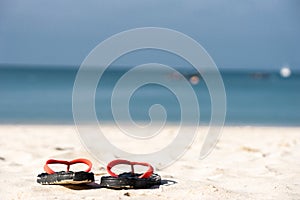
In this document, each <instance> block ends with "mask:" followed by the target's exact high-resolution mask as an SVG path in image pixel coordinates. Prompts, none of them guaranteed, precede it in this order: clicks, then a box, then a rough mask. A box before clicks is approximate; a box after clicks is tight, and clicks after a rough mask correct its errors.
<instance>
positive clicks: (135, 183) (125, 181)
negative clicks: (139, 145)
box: [100, 160, 161, 189]
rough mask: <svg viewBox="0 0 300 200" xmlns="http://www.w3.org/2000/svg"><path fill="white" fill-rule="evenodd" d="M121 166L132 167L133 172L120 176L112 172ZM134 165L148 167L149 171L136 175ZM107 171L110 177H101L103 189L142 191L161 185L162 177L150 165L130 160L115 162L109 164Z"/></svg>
mask: <svg viewBox="0 0 300 200" xmlns="http://www.w3.org/2000/svg"><path fill="white" fill-rule="evenodd" d="M119 164H125V165H130V166H131V172H125V173H122V174H119V175H117V174H115V173H114V172H112V171H111V169H112V168H113V167H114V166H116V165H119ZM134 165H142V166H146V167H148V170H147V171H146V172H145V173H143V174H141V173H134ZM106 169H107V172H108V173H109V174H110V176H102V177H101V183H100V186H101V187H105V188H111V189H130V188H134V189H142V188H150V187H152V186H154V185H160V184H161V177H160V176H159V175H158V174H154V173H153V167H152V166H151V165H150V164H149V163H144V162H131V161H128V160H113V161H111V162H110V163H108V165H107V168H106Z"/></svg>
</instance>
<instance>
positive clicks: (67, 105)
mask: <svg viewBox="0 0 300 200" xmlns="http://www.w3.org/2000/svg"><path fill="white" fill-rule="evenodd" d="M76 73H77V69H67V68H50V67H49V68H45V67H44V68H28V67H27V68H24V67H23V68H22V67H19V68H18V67H2V68H0V95H1V98H0V123H1V124H12V123H19V124H39V123H40V124H57V123H58V124H65V123H66V124H72V123H74V122H73V115H72V90H73V84H74V80H75V76H76ZM124 73H125V71H124V70H123V69H122V68H116V69H114V70H109V71H107V72H106V73H105V76H104V77H103V79H101V82H100V84H99V87H98V89H97V93H96V98H95V106H96V111H97V116H98V119H99V120H100V121H112V120H113V117H112V113H111V108H110V105H111V104H110V100H111V94H112V89H113V87H114V85H115V83H116V81H117V80H118V79H119V78H120V77H121V76H122V74H124ZM181 73H183V74H184V75H185V77H186V78H187V79H189V78H190V77H191V76H194V75H197V74H195V73H194V72H193V71H188V70H183V71H181ZM221 75H222V78H223V81H224V85H225V89H226V95H227V113H226V122H225V123H226V124H227V125H275V126H299V125H300V92H299V91H300V74H297V73H293V74H292V75H291V76H290V77H288V78H282V77H281V76H280V75H279V73H278V72H267V71H265V72H262V73H261V72H260V73H257V72H256V71H221ZM144 76H149V73H145V74H144ZM150 76H151V74H150ZM165 77H166V78H167V79H174V77H172V76H171V75H170V76H169V75H168V74H167V75H166V76H165ZM139 78H141V79H142V78H143V74H141V76H140V77H139ZM171 81H178V82H180V81H181V80H176V79H174V80H171ZM193 88H194V90H195V92H196V94H197V97H198V100H199V107H200V111H201V113H200V114H201V117H200V123H203V124H207V123H208V122H209V120H210V112H211V104H210V96H209V93H208V91H207V87H206V85H205V82H204V81H202V80H201V79H200V82H199V83H198V84H197V85H194V86H193ZM153 104H161V105H163V106H164V108H165V109H166V112H167V114H168V118H167V119H168V120H169V121H174V122H176V121H179V120H180V107H179V103H178V101H177V99H176V97H175V96H174V94H172V93H171V92H170V91H169V90H168V89H166V88H164V87H162V86H159V85H155V84H148V85H145V86H143V87H141V88H140V89H138V90H137V91H136V92H135V93H134V94H133V95H132V98H131V101H130V106H129V109H130V113H131V116H132V118H133V119H134V120H137V121H147V120H149V116H148V110H149V108H150V107H151V105H153Z"/></svg>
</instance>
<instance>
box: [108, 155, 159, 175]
mask: <svg viewBox="0 0 300 200" xmlns="http://www.w3.org/2000/svg"><path fill="white" fill-rule="evenodd" d="M120 164H124V165H130V166H131V173H134V168H133V166H134V165H142V166H146V167H148V170H147V171H146V172H145V173H143V174H142V175H141V176H139V178H149V177H150V176H151V175H152V174H153V171H154V169H153V167H152V166H151V165H150V164H149V163H145V162H131V161H128V160H121V159H118V160H113V161H111V162H110V163H108V165H107V167H106V169H107V172H108V173H109V174H110V175H111V176H112V177H118V175H117V174H115V173H114V172H112V171H111V169H112V168H113V167H114V166H116V165H120Z"/></svg>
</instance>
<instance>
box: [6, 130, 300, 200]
mask: <svg viewBox="0 0 300 200" xmlns="http://www.w3.org/2000/svg"><path fill="white" fill-rule="evenodd" d="M107 129H108V130H109V127H108V128H107ZM200 129H205V127H200ZM171 131H172V127H170V132H171ZM201 138H203V137H202V136H201V135H200V137H199V140H198V141H195V143H194V145H193V146H192V148H191V149H190V150H189V151H188V152H187V153H186V154H185V155H184V157H183V158H182V159H180V160H179V161H177V162H176V163H175V164H173V165H171V166H170V167H168V168H166V169H163V170H161V171H158V172H157V173H159V174H160V175H161V176H162V179H163V180H173V181H176V182H177V183H175V184H172V185H162V186H160V187H159V188H156V189H143V190H109V189H103V188H102V189H101V188H96V189H83V190H75V189H70V188H66V187H63V186H46V185H39V184H38V183H36V176H37V174H39V173H41V172H43V165H44V162H45V161H46V160H47V159H49V158H56V159H66V160H72V159H75V158H78V157H85V158H88V159H90V160H91V161H92V162H93V164H94V165H93V169H92V171H93V172H94V173H95V174H96V175H97V176H96V182H98V183H99V178H100V177H101V175H102V174H106V173H105V170H104V168H103V167H105V166H101V165H100V164H99V163H98V162H97V161H96V160H94V159H93V157H92V156H91V155H89V154H88V153H87V152H86V151H85V149H84V147H83V146H82V144H81V143H80V139H79V138H78V136H77V134H76V131H75V127H73V126H32V125H26V126H25V125H22V126H21V125H2V126H0V199H1V200H2V199H75V200H76V199H142V198H143V199H300V128H286V127H281V128H279V127H225V128H224V130H223V134H222V137H221V139H220V141H219V143H218V144H217V147H216V149H215V150H214V151H213V152H212V153H211V154H210V155H209V156H208V157H207V158H206V159H204V160H202V161H197V155H198V153H199V147H200V146H201V142H202V140H201ZM158 145H159V144H158ZM132 148H134V147H132ZM133 150H134V149H133Z"/></svg>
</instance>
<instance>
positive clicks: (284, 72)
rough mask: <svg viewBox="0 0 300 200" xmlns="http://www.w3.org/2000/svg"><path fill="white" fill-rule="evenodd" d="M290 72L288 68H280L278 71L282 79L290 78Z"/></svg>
mask: <svg viewBox="0 0 300 200" xmlns="http://www.w3.org/2000/svg"><path fill="white" fill-rule="evenodd" d="M291 74H292V71H291V69H290V68H289V67H287V66H286V67H282V68H281V69H280V76H282V77H283V78H288V77H289V76H291Z"/></svg>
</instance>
